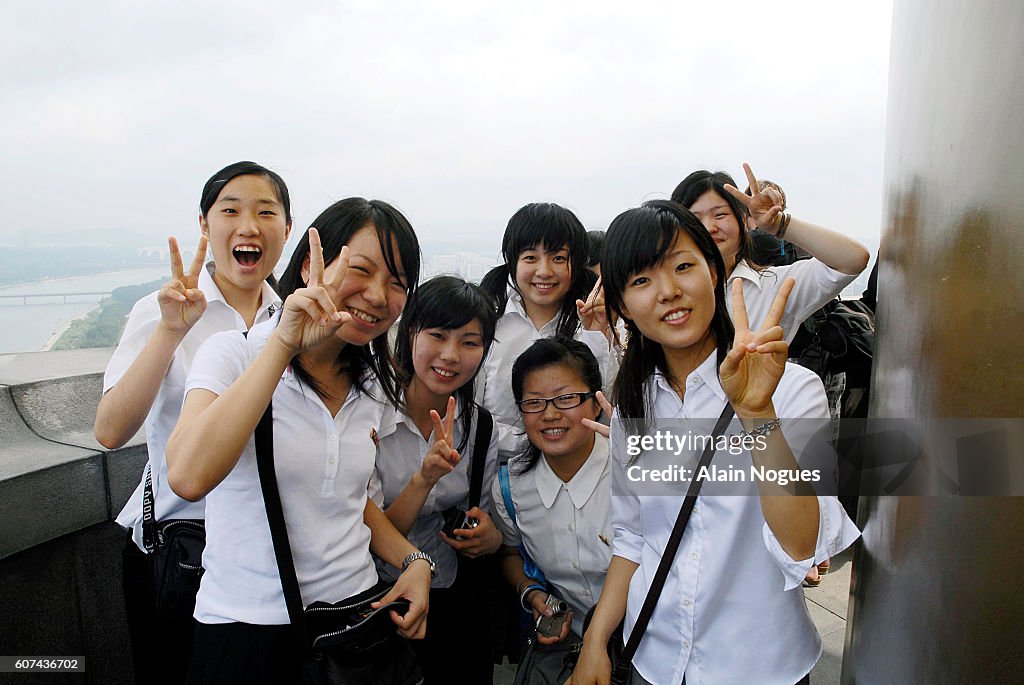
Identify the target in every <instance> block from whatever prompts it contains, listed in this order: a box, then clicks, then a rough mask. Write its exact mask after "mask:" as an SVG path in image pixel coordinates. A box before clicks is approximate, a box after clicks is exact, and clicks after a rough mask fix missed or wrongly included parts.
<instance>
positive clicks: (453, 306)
mask: <svg viewBox="0 0 1024 685" xmlns="http://www.w3.org/2000/svg"><path fill="white" fill-rule="evenodd" d="M473 320H476V321H479V322H480V336H481V338H482V339H483V348H484V353H483V356H482V357H481V358H480V366H478V367H477V373H479V372H480V369H481V368H482V367H483V360H484V359H486V358H487V352H488V351H489V350H490V348H491V342H493V341H494V327H495V326H496V325H497V323H498V315H497V314H496V313H495V311H494V307H493V306H491V300H490V298H489V297H488V296H487V294H486V293H484V291H483V290H481V289H480V286H478V285H474V284H472V283H467V282H466V281H464V280H462V279H461V278H459V277H458V276H437V277H435V278H432V279H430V280H429V281H427V282H426V283H424V284H423V285H421V286H420V287H419V288H418V289H417V291H416V295H415V297H412V298H411V299H410V300H409V301H408V302H407V303H406V306H405V311H404V312H403V313H402V319H401V321H399V322H398V342H397V343H396V345H395V368H396V370H397V372H398V381H399V383H400V384H401V387H403V388H405V387H408V386H409V383H411V382H412V379H413V376H414V375H415V373H416V371H415V369H414V368H413V362H412V341H413V338H415V337H416V335H417V334H418V333H419V332H420V331H422V330H424V329H426V328H441V329H444V330H452V329H455V328H461V327H462V326H465V325H466V324H468V323H469V322H471V321H473ZM475 379H476V374H475V373H474V374H473V377H472V378H470V379H469V380H468V381H466V382H465V383H464V384H463V385H462V386H461V387H459V389H458V390H456V391H455V396H456V397H458V398H459V403H460V404H461V405H462V417H461V420H460V425H461V427H462V439H461V440H460V441H459V444H458V446H456V448H455V449H457V450H459V452H461V451H462V450H463V449H465V447H466V443H467V442H468V440H469V432H470V428H471V425H472V422H473V414H474V413H475V412H474V404H473V395H474V392H473V386H474V380H475Z"/></svg>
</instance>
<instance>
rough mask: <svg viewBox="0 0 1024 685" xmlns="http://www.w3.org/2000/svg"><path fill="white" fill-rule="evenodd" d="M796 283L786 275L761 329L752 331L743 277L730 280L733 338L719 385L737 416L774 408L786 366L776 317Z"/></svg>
mask: <svg viewBox="0 0 1024 685" xmlns="http://www.w3.org/2000/svg"><path fill="white" fill-rule="evenodd" d="M795 283H796V281H794V280H793V279H792V278H787V279H786V280H785V281H783V282H782V287H780V288H779V294H778V295H776V296H775V301H774V302H772V306H771V309H769V310H768V314H767V315H766V316H765V317H764V323H763V324H762V325H761V330H759V331H756V332H755V331H751V330H750V325H749V323H748V322H747V305H746V302H745V301H744V299H743V279H740V278H737V279H736V280H735V281H734V282H733V284H732V286H733V287H732V320H733V323H734V324H735V326H736V338H735V339H734V340H733V344H732V349H731V350H729V354H728V355H726V357H725V360H724V361H723V362H722V365H721V366H720V367H719V369H718V375H719V378H721V381H722V389H723V390H725V394H726V395H728V396H729V402H731V403H732V406H733V409H735V410H736V415H737V416H739V417H740V418H746V417H759V416H765V415H768V414H771V413H773V412H774V408H773V406H772V395H774V394H775V388H777V387H778V385H779V380H780V379H781V378H782V374H783V372H784V371H785V370H786V355H787V353H788V352H789V343H787V342H786V340H785V338H784V335H783V331H782V327H781V326H779V321H780V320H781V319H782V313H783V312H784V311H785V310H786V301H787V300H788V299H789V293H790V292H792V290H793V285H794V284H795Z"/></svg>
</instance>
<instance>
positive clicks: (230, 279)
mask: <svg viewBox="0 0 1024 685" xmlns="http://www.w3.org/2000/svg"><path fill="white" fill-rule="evenodd" d="M199 224H200V226H201V227H202V231H203V235H205V236H206V237H207V240H209V243H210V250H211V251H212V252H213V259H214V262H215V263H216V266H217V268H216V273H215V274H214V280H215V281H216V283H217V287H219V288H220V289H221V292H222V293H224V295H225V297H228V298H230V297H231V295H232V294H233V293H234V292H238V291H252V290H258V289H259V288H262V287H263V281H264V279H266V277H267V276H269V275H270V273H271V271H273V269H274V266H275V265H277V260H278V259H280V258H281V250H282V249H284V243H285V241H286V240H287V239H288V233H289V231H290V230H291V222H290V221H288V217H287V216H286V213H285V211H284V207H283V206H282V205H281V200H280V198H279V197H278V195H277V190H276V188H275V187H274V184H273V183H272V182H271V181H270V179H268V178H266V177H265V176H254V175H244V176H236V177H234V178H233V179H231V180H230V181H228V182H227V183H226V184H225V185H224V188H223V189H222V190H221V191H220V194H219V195H218V196H217V200H216V201H215V202H214V203H213V206H211V207H210V209H209V210H208V211H207V213H206V216H205V217H204V216H200V217H199Z"/></svg>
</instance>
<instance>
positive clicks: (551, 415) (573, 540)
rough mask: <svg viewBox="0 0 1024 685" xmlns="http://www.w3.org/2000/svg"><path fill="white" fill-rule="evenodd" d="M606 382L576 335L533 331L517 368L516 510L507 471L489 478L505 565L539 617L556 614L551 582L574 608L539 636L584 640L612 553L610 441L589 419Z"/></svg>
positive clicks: (512, 475) (512, 466) (548, 641)
mask: <svg viewBox="0 0 1024 685" xmlns="http://www.w3.org/2000/svg"><path fill="white" fill-rule="evenodd" d="M600 389H601V372H600V369H599V367H598V363H597V359H596V358H595V357H594V354H593V353H592V352H591V351H590V348H588V347H587V346H586V345H585V344H583V343H581V342H578V341H576V340H572V339H571V338H563V337H556V338H553V339H544V340H538V341H536V342H535V343H533V345H532V346H530V348H529V349H527V350H526V351H525V352H524V353H523V354H522V355H521V356H520V357H519V358H518V359H517V360H516V362H515V365H514V366H513V368H512V391H513V394H514V396H515V400H516V404H517V406H518V408H519V410H520V412H521V415H522V421H523V425H524V427H525V428H526V436H527V438H528V442H526V443H525V444H524V445H523V447H522V449H521V450H520V452H519V454H518V455H517V456H515V457H513V458H512V459H511V460H510V461H509V467H508V475H509V478H508V485H509V492H508V493H507V494H508V495H509V499H510V500H511V503H512V505H513V506H514V509H515V513H514V514H513V513H512V512H510V511H509V508H508V507H507V506H506V504H505V498H504V497H503V493H502V486H501V479H496V480H495V481H494V483H493V485H492V491H491V497H492V500H493V502H494V511H495V517H494V519H495V522H496V523H497V524H498V527H499V529H501V531H502V534H503V536H504V545H505V546H504V548H503V549H502V571H503V572H504V575H505V578H506V579H507V580H508V582H509V583H510V584H512V585H513V586H514V587H515V588H516V592H517V594H518V596H519V598H520V601H521V603H522V605H523V608H524V609H526V610H527V611H530V612H532V614H533V618H534V621H535V624H536V621H537V620H538V619H540V618H542V617H548V618H550V617H551V616H552V614H553V610H552V608H551V607H550V606H548V604H547V600H548V591H549V590H550V592H551V594H552V595H554V596H555V597H557V598H558V599H561V600H564V601H565V602H566V603H568V605H569V610H570V615H569V617H568V619H567V620H566V621H565V622H564V623H563V624H562V625H561V627H560V630H558V631H557V633H556V634H554V635H545V634H543V632H544V631H542V632H539V633H537V634H536V635H535V636H534V639H535V640H536V642H537V643H538V644H539V645H555V644H558V643H562V644H563V645H568V644H573V643H576V642H578V641H579V638H580V636H581V635H582V634H583V633H582V627H583V617H584V616H585V615H586V612H587V610H588V609H589V608H590V607H591V606H593V604H594V603H595V602H596V601H597V599H598V597H600V596H601V588H602V586H603V584H604V576H605V572H606V570H607V569H608V563H609V561H610V560H611V556H612V548H611V541H612V531H611V524H610V516H609V512H610V502H609V500H610V497H609V495H610V484H609V481H608V478H609V473H610V471H609V463H608V441H607V439H605V438H604V437H603V436H601V435H597V434H595V433H594V432H593V431H592V430H590V429H589V428H587V427H586V426H584V424H583V423H582V422H583V421H584V420H586V419H588V420H591V421H593V420H597V419H598V417H599V416H600V415H601V413H602V407H601V405H600V404H599V403H598V401H597V399H596V397H595V394H596V393H597V392H598V391H599V390H600ZM520 545H521V546H522V549H523V550H525V551H526V553H527V554H528V555H529V557H530V558H531V559H532V560H533V562H534V563H535V564H536V565H537V567H539V569H540V570H541V571H542V572H543V574H544V576H545V577H546V579H547V587H546V588H545V587H542V585H541V584H540V583H538V581H537V579H535V578H531V577H528V576H527V575H526V572H525V571H524V569H523V558H522V556H521V555H520V551H519V549H520ZM559 682H561V681H559Z"/></svg>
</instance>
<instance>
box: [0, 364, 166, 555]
mask: <svg viewBox="0 0 1024 685" xmlns="http://www.w3.org/2000/svg"><path fill="white" fill-rule="evenodd" d="M110 354H111V350H109V349H107V350H74V351H68V352H37V353H29V354H13V355H0V446H2V447H0V559H3V558H5V557H8V556H10V555H12V554H16V553H18V552H21V551H24V550H27V549H31V548H32V547H35V546H36V545H40V544H44V543H46V542H48V541H50V540H54V539H56V538H58V537H60V536H62V535H67V534H69V533H73V532H75V531H79V530H82V529H85V528H88V527H89V526H93V525H96V524H98V523H103V522H105V521H109V520H111V519H112V518H113V517H114V516H116V515H117V512H118V511H120V509H121V507H122V506H123V505H124V502H125V501H126V500H127V499H128V496H129V495H130V494H131V493H132V491H133V490H134V489H135V487H136V485H137V484H138V482H139V478H140V477H141V474H142V470H143V468H144V467H145V462H146V444H145V439H144V436H143V434H142V432H141V431H140V433H139V434H138V435H136V436H135V437H134V438H133V439H132V440H131V441H129V443H128V444H127V445H125V446H124V447H122V448H120V449H117V450H107V449H105V448H104V447H102V446H101V445H100V444H99V443H98V442H96V439H95V438H94V437H93V431H92V423H93V418H94V417H95V414H96V404H97V403H98V402H99V398H100V394H101V392H102V388H103V369H104V368H105V366H106V363H107V360H108V359H109V358H110Z"/></svg>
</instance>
